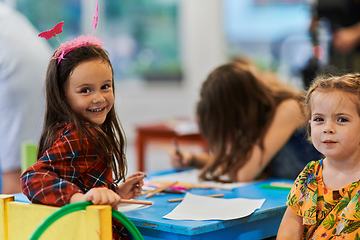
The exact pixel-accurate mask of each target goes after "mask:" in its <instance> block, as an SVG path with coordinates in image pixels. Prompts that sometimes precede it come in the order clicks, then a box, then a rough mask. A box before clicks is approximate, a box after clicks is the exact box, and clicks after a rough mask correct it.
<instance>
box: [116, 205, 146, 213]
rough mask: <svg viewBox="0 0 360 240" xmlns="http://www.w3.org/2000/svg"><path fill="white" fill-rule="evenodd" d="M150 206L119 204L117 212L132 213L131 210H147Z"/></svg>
mask: <svg viewBox="0 0 360 240" xmlns="http://www.w3.org/2000/svg"><path fill="white" fill-rule="evenodd" d="M150 206H151V205H145V204H131V203H119V205H118V211H119V212H128V211H132V210H139V209H144V208H148V207H150Z"/></svg>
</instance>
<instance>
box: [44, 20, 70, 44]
mask: <svg viewBox="0 0 360 240" xmlns="http://www.w3.org/2000/svg"><path fill="white" fill-rule="evenodd" d="M63 26H64V22H59V23H58V24H56V25H55V26H54V27H53V28H52V29H50V30H47V31H45V32H42V33H40V34H39V35H38V37H43V38H45V39H46V40H49V39H50V38H52V37H56V38H57V39H58V41H60V39H59V38H58V36H57V35H58V34H60V33H62V31H63V30H62V28H63Z"/></svg>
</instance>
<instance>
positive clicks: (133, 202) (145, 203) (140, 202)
mask: <svg viewBox="0 0 360 240" xmlns="http://www.w3.org/2000/svg"><path fill="white" fill-rule="evenodd" d="M120 202H121V203H131V204H144V205H152V204H153V202H151V201H142V200H133V199H121V200H120Z"/></svg>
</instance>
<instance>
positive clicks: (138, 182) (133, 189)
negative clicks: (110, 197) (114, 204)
mask: <svg viewBox="0 0 360 240" xmlns="http://www.w3.org/2000/svg"><path fill="white" fill-rule="evenodd" d="M145 177H146V174H145V173H143V172H137V173H134V174H132V175H130V176H129V177H127V178H126V179H125V181H124V182H123V183H122V184H121V185H119V186H118V194H119V195H120V197H121V198H124V199H131V198H136V197H139V196H141V189H142V186H143V185H144V181H143V179H144V178H145Z"/></svg>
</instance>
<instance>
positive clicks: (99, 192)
mask: <svg viewBox="0 0 360 240" xmlns="http://www.w3.org/2000/svg"><path fill="white" fill-rule="evenodd" d="M120 200H121V198H120V196H119V195H118V194H117V193H115V192H114V191H113V190H111V189H108V188H105V187H97V188H92V189H90V190H89V191H88V192H87V193H85V194H82V193H75V194H74V195H72V196H71V198H70V203H76V202H85V201H91V202H92V203H93V204H94V205H111V207H112V208H113V209H115V210H117V209H118V204H119V203H120Z"/></svg>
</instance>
